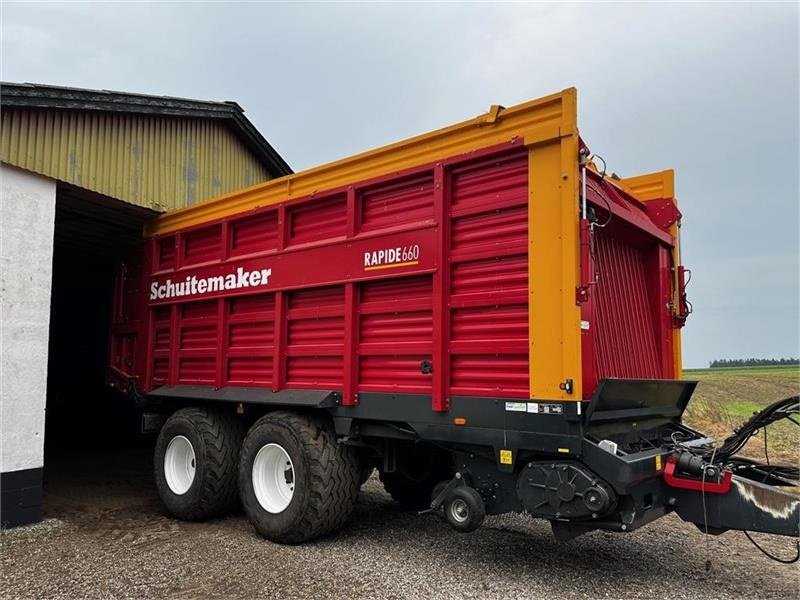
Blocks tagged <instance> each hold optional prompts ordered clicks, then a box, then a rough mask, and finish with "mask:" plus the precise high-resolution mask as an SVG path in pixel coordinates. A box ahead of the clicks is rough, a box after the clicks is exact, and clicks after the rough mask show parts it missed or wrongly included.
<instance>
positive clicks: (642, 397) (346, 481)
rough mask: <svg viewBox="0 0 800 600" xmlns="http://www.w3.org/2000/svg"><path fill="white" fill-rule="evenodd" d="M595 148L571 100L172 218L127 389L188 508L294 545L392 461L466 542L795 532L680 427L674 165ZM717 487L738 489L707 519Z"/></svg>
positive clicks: (124, 318)
mask: <svg viewBox="0 0 800 600" xmlns="http://www.w3.org/2000/svg"><path fill="white" fill-rule="evenodd" d="M589 154H590V153H589V151H588V148H587V147H586V146H585V145H584V144H583V142H582V141H581V140H580V138H579V137H578V131H577V125H576V99H575V90H565V91H564V92H562V93H560V94H555V95H553V96H549V97H546V98H543V99H541V100H536V101H533V102H530V103H527V104H523V105H520V106H517V107H512V108H509V109H503V108H501V107H493V108H492V109H491V110H490V111H489V113H488V114H486V115H483V116H481V117H478V118H477V119H474V120H472V121H467V122H465V123H461V124H459V125H455V126H453V127H450V128H446V129H442V130H439V131H436V132H432V133H430V134H427V135H424V136H420V137H418V138H412V139H410V140H406V141H404V142H400V143H398V144H394V145H391V146H387V147H385V148H380V149H377V150H374V151H371V152H368V153H365V154H362V155H357V156H355V157H351V158H349V159H345V160H343V161H339V162H336V163H331V164H329V165H323V166H322V167H318V168H316V169H311V170H309V171H305V172H302V173H297V174H294V175H290V176H288V177H285V178H282V179H278V180H274V181H270V182H267V183H265V184H262V185H259V186H255V187H253V188H249V189H246V190H242V191H241V192H237V193H235V194H230V195H228V196H226V197H222V198H219V199H217V200H213V201H210V202H208V203H205V204H202V205H198V206H195V207H191V208H188V209H182V210H179V211H175V212H173V213H169V214H165V215H162V216H160V217H158V218H157V219H155V221H154V222H153V223H151V224H150V225H149V226H148V227H147V230H146V237H145V240H144V243H143V245H142V247H141V249H140V252H139V253H138V254H137V255H135V256H133V257H131V258H130V260H128V261H126V262H125V264H123V265H121V266H120V270H119V276H118V279H117V286H116V290H115V303H114V311H113V322H112V334H111V365H110V380H111V382H112V384H113V385H114V386H115V387H118V388H119V389H120V390H123V391H126V392H127V393H128V394H129V395H130V396H132V397H133V398H135V400H136V401H137V403H138V404H139V405H140V406H143V407H145V408H147V409H148V410H151V411H160V412H163V413H172V414H171V416H170V417H169V419H167V421H166V423H165V424H164V426H163V427H162V428H161V432H160V434H159V438H158V442H157V444H156V450H155V461H156V470H155V474H156V483H157V486H158V489H159V494H160V496H161V498H162V500H163V502H164V503H165V505H166V506H167V508H168V510H169V511H170V512H171V513H172V514H174V515H176V516H179V517H182V518H201V517H203V516H210V515H212V514H220V513H222V512H224V511H226V510H228V509H230V507H231V506H232V505H233V504H234V503H235V502H234V501H235V499H236V495H237V493H238V494H239V495H240V497H241V501H242V504H243V505H244V508H245V511H246V513H247V515H248V517H249V518H250V520H251V522H253V524H254V525H255V527H256V528H257V529H258V531H259V532H261V533H262V534H264V535H265V536H267V537H269V538H270V539H273V540H276V541H281V542H298V541H303V540H306V539H310V538H311V537H314V536H317V535H320V534H322V533H324V532H326V531H330V530H332V529H335V528H336V527H338V526H340V525H341V523H342V522H343V521H344V519H346V517H347V514H349V511H350V510H351V509H352V506H353V503H354V501H355V497H356V494H357V490H358V482H359V481H360V480H363V478H364V477H365V476H367V475H368V474H369V473H370V472H371V471H372V469H374V468H378V469H379V471H380V475H381V479H382V481H383V482H384V484H385V486H386V489H387V490H388V491H389V492H390V493H391V494H392V496H393V497H394V498H395V499H397V500H398V501H400V502H401V503H403V504H405V505H406V506H409V507H411V508H415V509H421V508H425V507H429V508H430V509H431V510H437V509H439V508H440V507H444V509H443V512H444V514H445V516H447V518H448V520H449V521H450V523H451V524H452V525H453V526H454V527H455V528H456V529H459V530H461V531H469V530H471V529H474V528H475V527H477V526H478V525H479V524H480V521H481V520H482V518H483V515H484V514H485V513H486V512H489V513H502V512H509V511H527V512H529V513H531V514H533V515H535V516H537V517H540V518H545V519H548V520H550V521H551V522H552V523H553V529H554V531H555V532H556V534H557V535H558V536H559V537H562V538H569V537H573V536H575V535H578V534H579V533H582V532H584V531H588V530H591V529H597V528H601V529H608V530H614V531H630V530H632V529H635V528H636V527H639V526H641V525H644V524H646V523H647V522H649V521H650V520H652V519H654V518H657V517H658V516H661V515H663V514H665V513H666V512H669V511H671V510H676V511H678V513H679V514H680V515H681V516H682V517H683V518H685V519H687V520H690V521H692V522H695V523H697V522H700V518H701V517H700V515H702V519H703V522H704V523H706V524H707V525H708V523H709V521H708V520H707V518H708V517H707V515H712V520H711V526H712V527H714V528H716V529H718V530H723V529H726V528H731V527H735V528H744V527H745V526H747V527H750V528H752V529H755V530H759V531H766V532H772V533H784V534H792V535H797V525H796V524H797V521H798V514H800V502H797V501H796V500H795V499H793V497H791V496H788V495H786V494H782V493H781V492H778V491H777V490H775V489H774V488H771V487H769V486H764V485H761V484H758V485H760V487H758V486H757V485H756V484H755V483H754V482H752V481H751V480H746V479H743V478H737V477H735V476H732V474H731V472H730V468H729V467H730V463H726V464H722V463H719V461H718V462H717V463H715V462H714V458H715V454H713V453H711V454H709V452H707V447H706V445H705V444H706V442H707V440H704V438H703V437H702V436H701V434H699V433H697V432H694V431H692V430H691V429H689V428H687V427H685V426H684V425H683V424H681V422H680V417H681V414H682V413H683V410H684V409H685V407H686V404H687V402H688V401H689V398H690V396H691V394H692V392H693V390H694V386H695V385H696V382H684V381H679V379H680V376H681V365H680V328H681V327H682V326H683V324H684V320H685V318H686V316H687V313H688V310H687V308H688V306H689V305H688V302H687V301H686V295H685V289H684V287H685V283H684V277H683V273H684V269H683V267H682V266H681V265H680V262H679V252H678V241H679V240H678V222H679V219H680V216H681V215H680V212H679V211H678V209H677V206H676V202H675V198H674V189H673V184H672V172H671V171H664V172H660V173H654V174H650V175H644V176H640V177H634V178H629V179H624V180H621V181H620V180H616V179H612V178H610V177H606V175H605V173H600V172H599V171H598V169H597V168H596V167H595V165H594V163H593V162H592V161H591V159H590V156H589ZM776 406H777V405H776ZM773 408H774V407H773ZM784 408H785V407H784ZM770 410H772V408H771V409H770ZM775 410H778V409H777V408H776V409H775ZM780 410H783V408H780ZM173 411H174V412H173ZM776 414H777V413H776ZM764 418H767V417H764ZM770 418H771V417H770ZM754 427H755V426H754ZM245 429H247V430H248V433H247V435H246V437H244V431H245ZM751 429H752V428H751ZM691 444H694V446H692V447H691V448H690V445H691ZM737 444H738V441H737V443H736V444H734V443H731V444H730V446H731V447H734V446H736V445H737ZM667 464H669V465H670V466H669V469H668V473H667V478H666V479H664V478H663V477H662V473H663V472H664V466H665V465H667ZM752 467H753V465H752V464H751V465H750V467H747V465H746V464H745V465H744V466H743V467H742V468H743V469H747V468H752ZM725 469H728V470H727V471H726V470H725ZM699 476H702V479H698V477H699ZM706 478H708V479H709V481H708V483H709V484H713V485H716V486H717V487H711V488H708V489H706V487H705V486H706ZM776 481H777V479H776ZM731 482H733V483H735V484H736V485H735V486H734V485H732V483H731ZM698 486H699V487H698ZM753 486H756V487H758V489H757V490H756V489H754V487H753ZM296 489H297V490H299V491H296ZM237 490H238V491H237ZM675 490H681V491H680V492H678V491H675ZM697 490H701V491H706V492H708V493H709V494H716V495H718V496H720V497H719V498H715V499H708V506H709V510H708V513H706V510H705V508H706V504H703V505H702V507H703V511H702V513H701V512H699V508H698V507H700V506H701V505H700V504H699V503H698V498H699V496H698V494H697ZM761 496H764V497H767V496H769V498H770V502H772V503H773V505H779V506H781V507H786V511H785V514H786V515H789V516H793V518H794V525H787V523H786V522H784V520H785V519H784V517H783V516H782V515H783V513H780V514H777V513H776V512H775V511H771V509H770V510H766V509H763V508H762V507H760V506H758V507H754V505H753V504H752V502H751V501H750V498H753V497H761ZM782 510H783V509H782ZM741 514H747V515H748V519H742V518H741Z"/></svg>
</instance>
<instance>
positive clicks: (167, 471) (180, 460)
mask: <svg viewBox="0 0 800 600" xmlns="http://www.w3.org/2000/svg"><path fill="white" fill-rule="evenodd" d="M194 471H195V457H194V447H193V446H192V443H191V442H190V441H189V440H188V439H187V438H185V437H184V436H182V435H176V436H175V437H174V438H172V439H171V440H170V441H169V445H168V446H167V452H166V454H164V476H165V477H166V479H167V485H168V486H169V489H170V490H171V491H172V493H173V494H176V495H178V496H182V495H183V494H185V493H186V492H188V491H189V488H190V487H192V483H193V482H194Z"/></svg>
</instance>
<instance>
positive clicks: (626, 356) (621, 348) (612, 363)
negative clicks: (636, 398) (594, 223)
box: [592, 229, 663, 379]
mask: <svg viewBox="0 0 800 600" xmlns="http://www.w3.org/2000/svg"><path fill="white" fill-rule="evenodd" d="M656 250H657V248H656V245H655V244H652V245H651V246H650V247H645V248H639V247H637V246H635V245H633V244H631V243H629V242H628V241H626V240H624V239H621V238H619V237H615V236H614V235H613V234H610V233H607V232H605V231H604V230H602V229H601V230H599V231H598V233H597V235H596V244H595V260H596V268H597V271H598V274H599V279H598V284H597V286H596V292H595V293H596V302H595V308H594V323H593V325H592V326H593V327H595V338H594V339H595V361H596V369H597V375H598V379H601V378H603V377H628V378H659V377H662V376H663V375H662V362H661V356H660V352H659V348H658V345H657V338H658V331H657V326H659V327H660V323H658V324H657V323H655V322H654V319H653V312H654V311H653V301H654V298H651V297H650V294H651V292H649V291H648V280H649V274H648V258H649V257H648V253H649V252H650V253H652V252H654V251H656ZM653 291H655V290H653Z"/></svg>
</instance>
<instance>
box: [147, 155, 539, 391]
mask: <svg viewBox="0 0 800 600" xmlns="http://www.w3.org/2000/svg"><path fill="white" fill-rule="evenodd" d="M527 173H528V163H527V152H526V151H525V149H524V148H522V149H517V148H516V147H514V148H512V149H510V150H504V151H502V152H501V151H498V150H497V149H495V150H492V151H488V152H486V153H485V154H484V155H483V157H481V156H480V155H474V156H472V157H460V158H458V159H454V161H453V163H452V164H447V163H445V166H442V165H441V164H440V165H436V166H429V167H427V168H420V169H418V170H416V171H409V172H406V173H400V174H397V175H395V176H393V177H388V178H383V179H382V180H378V181H370V182H365V183H363V184H356V185H353V186H350V187H349V188H348V189H347V190H344V191H335V190H334V191H332V192H331V193H329V194H327V195H320V196H319V197H312V198H306V199H303V200H300V201H294V202H289V203H285V204H282V205H278V206H272V207H268V208H264V209H260V210H258V211H254V212H252V213H250V214H247V215H238V216H236V217H233V218H230V219H223V220H220V221H218V222H213V223H209V224H206V225H203V226H200V227H194V228H190V229H187V230H183V231H180V232H177V233H174V234H171V235H168V236H164V237H160V238H157V239H154V240H153V241H152V243H151V252H152V264H153V269H152V271H153V272H152V273H147V274H146V275H145V281H146V285H145V287H146V288H147V290H148V291H149V293H150V294H151V304H152V305H151V308H150V311H149V321H148V324H149V329H148V331H149V338H150V339H149V343H148V346H147V354H146V357H147V360H146V362H147V365H146V369H143V370H142V373H143V377H144V381H145V382H146V383H145V385H144V386H143V388H144V389H145V390H147V389H152V388H153V387H157V386H159V385H165V384H168V385H175V384H179V383H182V384H200V385H213V386H215V387H222V386H226V385H238V386H264V387H270V388H272V389H281V388H310V389H340V390H344V391H345V394H344V396H345V397H344V399H343V402H344V403H345V404H349V403H352V402H357V394H359V393H364V392H403V393H420V394H432V395H433V396H436V398H435V399H434V401H433V403H434V406H438V407H446V405H447V398H448V397H449V396H450V395H473V396H489V397H497V396H501V397H519V398H524V397H527V395H528V315H527V310H528V305H527V286H528V260H527V243H528V240H527V231H528V229H527V225H528V218H527V202H528V185H527V184H528V181H527ZM433 240H438V242H435V243H433ZM437 244H438V246H437ZM356 247H358V250H357V249H356ZM176 250H177V252H176ZM400 251H404V252H405V253H406V254H404V255H403V256H399V255H398V256H394V257H393V258H392V256H391V255H390V254H389V252H400ZM373 252H374V253H375V254H374V255H372V253H373ZM378 252H380V253H382V254H381V256H378V254H377V253H378ZM384 253H385V254H384ZM442 253H444V255H442ZM306 257H307V258H306ZM220 265H222V266H221V267H220ZM242 265H245V268H246V269H249V270H248V272H255V271H253V269H256V270H257V271H258V273H259V274H262V273H265V272H266V271H265V269H268V268H271V269H272V271H273V272H272V279H270V283H269V284H268V285H265V286H261V285H260V284H256V285H254V286H253V287H251V286H241V285H238V284H237V286H234V287H231V288H227V287H226V288H224V289H222V288H215V294H214V295H213V296H212V297H211V298H206V299H203V298H202V294H203V292H201V291H199V289H200V288H199V287H198V286H197V285H195V288H197V289H195V290H194V291H191V292H190V285H189V281H190V279H193V278H195V279H198V280H200V279H202V280H203V286H205V285H206V283H207V281H208V280H209V278H219V279H220V280H221V281H224V278H225V277H234V279H237V278H238V277H241V275H236V273H237V270H238V271H241V270H242V268H243V267H242ZM289 269H291V271H289ZM289 272H290V273H291V275H292V276H291V277H288V278H287V273H289ZM333 272H335V273H337V275H335V276H334V277H329V276H328V274H329V273H333ZM220 273H223V275H222V276H220V275H219V274H220ZM226 273H227V274H228V275H225V274H226ZM260 276H261V275H259V277H260ZM326 277H327V279H325V278H326ZM281 278H282V279H281ZM273 280H274V281H276V282H277V283H275V284H273V283H272V281H273ZM168 281H169V282H172V283H170V284H169V285H174V286H177V289H179V290H180V293H178V294H176V295H175V296H174V297H173V296H172V295H170V296H158V297H156V296H152V294H153V293H154V292H153V291H152V290H153V288H151V285H153V286H156V288H158V286H162V285H166V282H168ZM237 281H238V279H237ZM259 281H260V279H259ZM281 281H285V282H288V281H291V282H292V283H280V282H281ZM315 281H317V282H320V283H317V284H316V285H315ZM298 282H300V283H301V284H302V285H303V287H300V288H298V287H297V285H298ZM323 282H327V283H325V284H324V285H323ZM331 282H336V283H333V284H331ZM339 282H340V283H339ZM195 283H196V282H195ZM193 285H194V284H193ZM229 289H230V291H228V290H229ZM439 290H440V291H439ZM220 291H222V292H223V293H220ZM181 294H182V295H181ZM185 296H192V298H191V299H189V298H186V297H185ZM153 299H155V301H153ZM437 363H438V364H437ZM429 365H430V366H429ZM434 383H436V385H435V386H434ZM434 388H436V389H434ZM437 399H438V400H437Z"/></svg>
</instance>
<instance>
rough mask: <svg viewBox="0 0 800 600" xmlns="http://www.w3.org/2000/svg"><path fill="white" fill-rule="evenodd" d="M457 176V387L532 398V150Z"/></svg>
mask: <svg viewBox="0 0 800 600" xmlns="http://www.w3.org/2000/svg"><path fill="white" fill-rule="evenodd" d="M451 177H452V204H451V209H450V214H451V217H452V222H451V234H450V235H451V272H450V294H451V296H450V305H451V310H450V335H451V337H450V356H451V365H450V390H451V393H452V394H453V395H475V396H501V397H519V398H527V397H528V257H527V250H528V211H527V206H528V162H527V154H525V153H522V154H517V155H512V156H509V157H505V158H503V159H499V160H498V159H488V160H485V161H482V162H479V163H477V164H471V165H468V166H464V167H463V168H459V169H455V170H454V172H453V173H452V175H451Z"/></svg>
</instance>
